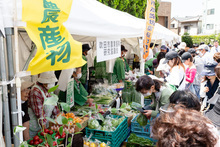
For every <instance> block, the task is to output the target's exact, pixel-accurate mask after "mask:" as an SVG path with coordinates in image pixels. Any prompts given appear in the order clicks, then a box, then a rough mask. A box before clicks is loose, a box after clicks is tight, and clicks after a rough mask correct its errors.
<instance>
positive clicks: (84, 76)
mask: <svg viewBox="0 0 220 147" xmlns="http://www.w3.org/2000/svg"><path fill="white" fill-rule="evenodd" d="M82 58H83V59H84V60H85V61H87V59H86V57H85V56H84V55H82ZM81 72H82V77H81V78H80V82H81V83H82V84H85V83H86V81H87V63H86V64H84V65H83V66H82V68H81Z"/></svg>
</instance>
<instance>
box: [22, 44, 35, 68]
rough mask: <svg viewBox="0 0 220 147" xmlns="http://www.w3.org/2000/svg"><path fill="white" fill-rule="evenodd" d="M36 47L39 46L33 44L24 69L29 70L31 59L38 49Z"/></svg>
mask: <svg viewBox="0 0 220 147" xmlns="http://www.w3.org/2000/svg"><path fill="white" fill-rule="evenodd" d="M36 48H37V47H36V45H35V44H34V45H33V46H31V53H30V55H29V57H28V59H27V61H26V62H25V65H24V68H23V70H22V71H26V70H27V68H28V65H29V63H30V61H31V59H32V56H33V54H34V51H35V50H36Z"/></svg>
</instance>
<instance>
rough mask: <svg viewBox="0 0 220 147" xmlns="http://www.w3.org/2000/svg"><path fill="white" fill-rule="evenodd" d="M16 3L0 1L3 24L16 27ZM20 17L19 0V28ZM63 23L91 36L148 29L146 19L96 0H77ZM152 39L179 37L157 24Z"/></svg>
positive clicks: (133, 33) (127, 34)
mask: <svg viewBox="0 0 220 147" xmlns="http://www.w3.org/2000/svg"><path fill="white" fill-rule="evenodd" d="M13 6H14V0H7V1H4V0H0V10H2V11H0V13H2V16H3V24H4V27H13V24H14V23H13V18H14V17H13V16H14V13H13V12H14V9H13ZM3 12H4V13H3ZM0 16H1V15H0ZM0 18H1V17H0ZM21 19H22V3H21V0H17V26H18V27H24V26H25V23H24V22H22V21H21ZM64 25H65V26H66V27H67V29H68V31H69V32H70V33H71V34H75V35H82V36H90V37H115V38H133V37H142V36H143V32H144V30H145V20H144V19H139V18H136V17H134V16H132V15H130V14H128V13H125V12H121V11H118V10H116V9H112V8H110V7H108V6H106V5H104V4H102V3H100V2H98V1H96V0H74V1H73V4H72V9H71V12H70V16H69V19H68V20H67V22H65V23H64ZM153 39H158V40H159V39H162V40H165V41H172V40H178V41H179V39H180V37H179V36H178V35H177V34H175V33H173V32H172V31H170V30H168V29H166V28H165V27H163V26H161V25H160V24H157V23H156V26H155V29H154V34H153Z"/></svg>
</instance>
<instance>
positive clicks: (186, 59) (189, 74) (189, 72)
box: [181, 52, 196, 94]
mask: <svg viewBox="0 0 220 147" xmlns="http://www.w3.org/2000/svg"><path fill="white" fill-rule="evenodd" d="M181 58H182V61H183V63H184V64H185V65H186V66H187V68H186V90H187V89H188V90H190V91H191V92H192V93H194V94H196V92H195V89H194V87H193V81H194V79H195V76H196V66H195V65H194V64H193V57H192V55H191V54H190V53H189V52H185V53H184V54H182V56H181Z"/></svg>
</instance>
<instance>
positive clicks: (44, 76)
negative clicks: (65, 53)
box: [37, 71, 58, 84]
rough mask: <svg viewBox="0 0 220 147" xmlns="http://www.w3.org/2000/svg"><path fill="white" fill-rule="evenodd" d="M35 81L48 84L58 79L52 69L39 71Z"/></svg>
mask: <svg viewBox="0 0 220 147" xmlns="http://www.w3.org/2000/svg"><path fill="white" fill-rule="evenodd" d="M37 81H38V82H40V83H42V84H49V83H55V82H57V81H58V80H57V78H56V76H55V74H54V71H48V72H43V73H41V74H40V77H39V78H38V80H37Z"/></svg>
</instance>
